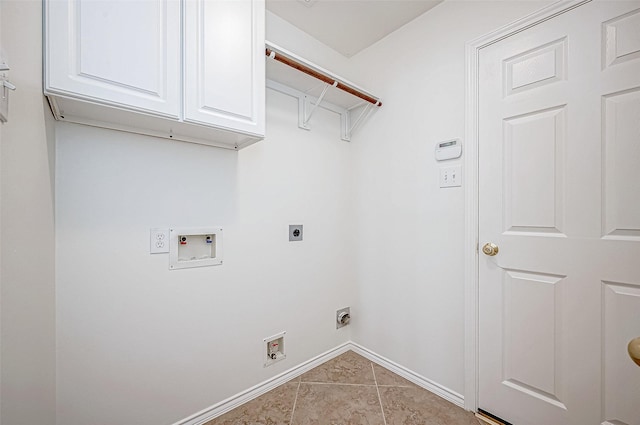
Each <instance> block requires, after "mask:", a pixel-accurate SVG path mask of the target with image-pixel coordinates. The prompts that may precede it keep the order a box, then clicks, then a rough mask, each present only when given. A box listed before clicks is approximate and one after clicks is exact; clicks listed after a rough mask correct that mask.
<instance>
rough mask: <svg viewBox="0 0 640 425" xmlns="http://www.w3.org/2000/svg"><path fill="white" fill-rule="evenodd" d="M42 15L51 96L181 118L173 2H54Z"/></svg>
mask: <svg viewBox="0 0 640 425" xmlns="http://www.w3.org/2000/svg"><path fill="white" fill-rule="evenodd" d="M47 12H48V13H47V22H48V32H47V34H48V38H47V43H48V46H47V47H48V52H49V54H48V55H47V70H48V72H47V73H46V85H47V91H48V92H49V93H52V94H60V95H70V96H78V97H82V98H86V99H90V100H96V101H99V102H104V103H108V104H113V105H117V106H119V107H123V108H127V109H136V110H141V111H148V112H152V113H157V114H161V115H165V116H169V117H174V118H178V117H179V114H180V86H179V84H177V82H178V81H179V80H180V2H179V1H178V0H153V1H131V0H109V1H96V0H70V1H63V0H52V1H49V2H48V8H47Z"/></svg>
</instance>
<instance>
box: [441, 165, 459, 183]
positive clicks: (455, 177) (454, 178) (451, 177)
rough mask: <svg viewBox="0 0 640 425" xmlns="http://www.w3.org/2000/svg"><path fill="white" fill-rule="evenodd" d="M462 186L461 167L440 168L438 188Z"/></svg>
mask: <svg viewBox="0 0 640 425" xmlns="http://www.w3.org/2000/svg"><path fill="white" fill-rule="evenodd" d="M458 186H462V166H461V165H454V166H451V167H440V187H458Z"/></svg>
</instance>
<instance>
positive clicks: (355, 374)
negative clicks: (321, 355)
mask: <svg viewBox="0 0 640 425" xmlns="http://www.w3.org/2000/svg"><path fill="white" fill-rule="evenodd" d="M301 378H302V382H326V383H341V384H364V385H375V381H374V379H373V371H372V370H371V362H370V361H369V360H367V359H365V358H364V357H362V356H361V355H359V354H356V353H354V352H353V351H347V352H346V353H344V354H342V355H340V356H338V357H336V358H334V359H331V360H329V361H328V362H326V363H324V364H322V365H320V366H318V367H316V368H314V369H311V370H310V371H309V372H307V373H305V374H303V375H302V377H301Z"/></svg>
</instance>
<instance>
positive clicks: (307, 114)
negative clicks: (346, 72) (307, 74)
mask: <svg viewBox="0 0 640 425" xmlns="http://www.w3.org/2000/svg"><path fill="white" fill-rule="evenodd" d="M329 87H338V82H337V81H334V82H333V84H329V83H327V84H325V85H324V88H323V89H322V93H320V96H318V99H317V100H316V101H315V102H314V103H313V106H312V107H311V109H310V110H309V112H306V109H307V103H305V111H304V112H305V114H304V120H303V121H302V127H304V128H308V125H309V120H310V119H311V116H312V115H313V113H314V112H315V111H316V108H317V107H318V105H320V103H322V99H324V95H325V94H327V90H329Z"/></svg>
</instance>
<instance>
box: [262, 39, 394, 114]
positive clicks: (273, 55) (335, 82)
mask: <svg viewBox="0 0 640 425" xmlns="http://www.w3.org/2000/svg"><path fill="white" fill-rule="evenodd" d="M266 53H267V56H269V57H270V58H272V59H275V60H277V61H278V62H281V63H283V64H285V65H288V66H290V67H292V68H295V69H297V70H298V71H300V72H304V73H305V74H307V75H310V76H312V77H314V78H317V79H318V80H320V81H323V82H325V83H327V84H330V85H332V86H334V87H337V88H339V89H340V90H343V91H346V92H347V93H349V94H352V95H354V96H356V97H359V98H360V99H362V100H365V101H367V102H369V103H371V104H373V105H374V106H382V102H380V101H379V100H378V99H376V98H374V97H371V96H369V95H367V94H364V93H362V92H361V91H359V90H356V89H354V88H353V87H350V86H348V85H346V84H344V83H342V82H340V81H338V80H335V79H333V78H331V77H330V76H328V75H325V74H322V73H320V72H318V71H316V70H315V69H313V68H310V67H308V66H306V65H305V64H302V63H300V62H298V61H296V60H295V59H292V58H289V57H287V56H285V55H283V54H282V53H278V52H276V51H274V50H272V49H270V48H268V47H267V48H266Z"/></svg>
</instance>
